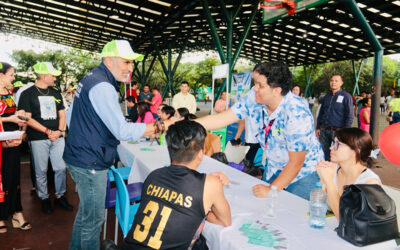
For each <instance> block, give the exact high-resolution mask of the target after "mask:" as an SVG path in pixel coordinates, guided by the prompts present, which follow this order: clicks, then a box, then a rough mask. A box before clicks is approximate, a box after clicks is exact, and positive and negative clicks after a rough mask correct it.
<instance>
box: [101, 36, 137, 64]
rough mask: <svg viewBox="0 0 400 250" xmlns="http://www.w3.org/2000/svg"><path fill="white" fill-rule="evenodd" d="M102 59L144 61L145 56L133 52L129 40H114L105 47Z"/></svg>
mask: <svg viewBox="0 0 400 250" xmlns="http://www.w3.org/2000/svg"><path fill="white" fill-rule="evenodd" d="M101 57H121V58H124V59H127V60H135V61H142V60H143V58H144V56H143V55H141V54H138V53H135V52H133V50H132V47H131V45H130V44H129V42H128V41H127V40H112V41H111V42H108V43H107V44H106V45H104V48H103V50H102V51H101Z"/></svg>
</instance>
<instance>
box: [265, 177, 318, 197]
mask: <svg viewBox="0 0 400 250" xmlns="http://www.w3.org/2000/svg"><path fill="white" fill-rule="evenodd" d="M278 175H279V174H278ZM278 175H273V176H272V177H271V178H270V179H269V180H267V182H268V183H272V182H273V181H274V180H275V179H276V178H277V177H278ZM317 182H319V176H318V174H317V172H316V171H314V172H312V173H311V174H309V175H307V176H306V177H303V178H301V179H300V180H298V181H296V182H294V183H291V184H290V185H289V186H287V187H286V188H284V189H285V190H286V191H288V192H289V193H292V194H294V195H297V196H299V197H301V198H303V199H306V200H310V193H311V191H312V190H313V189H314V188H315V183H317Z"/></svg>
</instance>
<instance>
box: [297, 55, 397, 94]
mask: <svg viewBox="0 0 400 250" xmlns="http://www.w3.org/2000/svg"><path fill="white" fill-rule="evenodd" d="M359 65H360V62H355V68H356V70H358V69H359ZM373 65H374V60H373V58H368V59H366V60H365V61H364V64H363V66H362V68H361V74H360V78H359V80H358V85H359V89H360V91H372V86H373ZM309 68H310V67H308V68H307V69H308V70H309ZM292 73H293V82H294V83H295V84H298V85H300V87H301V89H302V90H303V91H305V89H306V80H305V74H304V70H303V67H294V68H292ZM336 74H338V75H341V76H342V77H343V82H344V84H343V89H344V90H346V91H347V92H349V93H351V94H352V93H353V90H354V83H355V79H354V73H353V66H352V63H351V61H340V62H332V63H325V64H319V65H315V66H314V69H313V71H312V76H311V81H310V84H311V85H310V87H311V94H312V95H314V96H319V95H321V94H323V93H326V92H327V91H329V79H330V78H331V77H332V76H333V75H336ZM397 77H400V62H399V61H396V60H393V59H391V58H390V57H384V58H383V67H382V93H384V94H386V93H387V92H388V91H389V89H390V88H391V87H392V86H393V79H394V78H397Z"/></svg>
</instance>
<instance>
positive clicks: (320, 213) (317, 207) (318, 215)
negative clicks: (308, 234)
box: [308, 182, 327, 229]
mask: <svg viewBox="0 0 400 250" xmlns="http://www.w3.org/2000/svg"><path fill="white" fill-rule="evenodd" d="M326 199H327V196H326V193H325V192H324V190H322V183H321V182H317V183H316V185H315V189H314V190H313V191H311V193H310V218H309V220H308V223H309V224H310V227H313V228H319V229H321V228H324V227H325V225H326V210H327V204H326Z"/></svg>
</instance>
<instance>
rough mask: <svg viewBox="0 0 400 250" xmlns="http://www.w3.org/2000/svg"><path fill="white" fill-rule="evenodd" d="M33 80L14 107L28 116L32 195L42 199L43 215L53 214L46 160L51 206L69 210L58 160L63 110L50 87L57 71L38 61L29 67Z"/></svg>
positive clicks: (61, 149) (61, 163) (62, 166)
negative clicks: (33, 178)
mask: <svg viewBox="0 0 400 250" xmlns="http://www.w3.org/2000/svg"><path fill="white" fill-rule="evenodd" d="M33 70H34V72H35V73H36V75H37V80H36V82H35V84H34V85H33V86H31V87H30V88H28V89H26V90H25V91H24V92H22V94H21V96H20V99H19V102H18V108H19V109H20V110H24V111H25V112H26V115H27V116H28V117H29V120H28V121H27V125H28V126H29V127H28V129H27V134H28V141H29V145H30V147H31V150H32V156H33V161H34V166H35V176H36V192H37V195H38V196H39V198H40V199H41V200H42V211H43V213H46V214H50V213H52V212H53V209H52V206H51V204H50V199H49V194H48V190H47V170H48V159H49V157H50V160H51V165H52V167H53V170H54V184H55V188H56V193H55V194H56V199H55V200H54V204H55V205H58V206H60V207H62V208H63V209H65V210H68V211H72V209H73V207H72V206H71V205H70V204H69V203H68V201H67V199H66V198H65V196H64V193H65V191H66V166H65V162H64V161H63V159H62V154H63V152H64V147H65V141H64V138H63V134H64V132H65V108H64V105H63V102H62V96H61V93H60V91H58V90H56V89H55V88H53V87H52V86H53V85H54V82H55V80H56V77H57V76H59V75H61V71H59V70H56V69H54V67H53V65H52V64H51V63H49V62H39V63H37V64H35V65H34V66H33Z"/></svg>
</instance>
